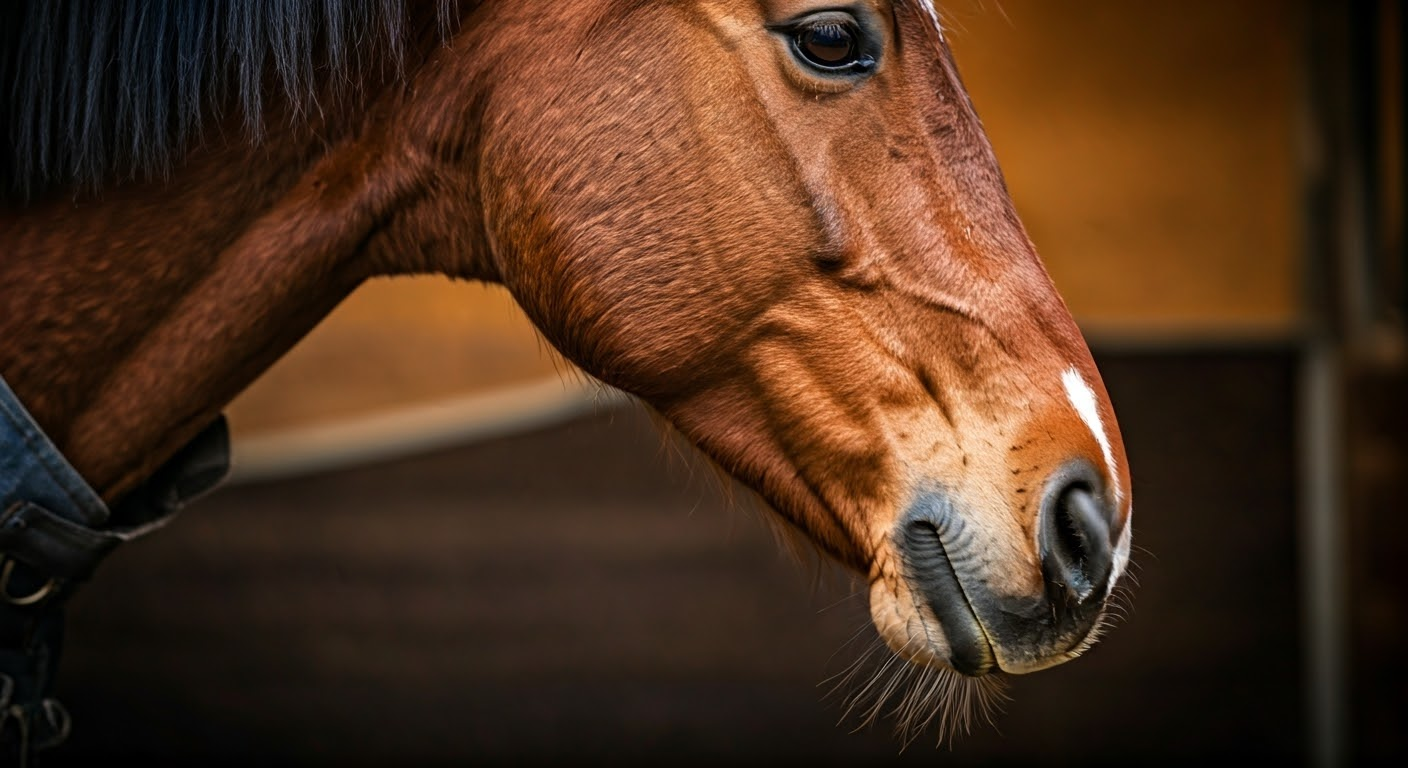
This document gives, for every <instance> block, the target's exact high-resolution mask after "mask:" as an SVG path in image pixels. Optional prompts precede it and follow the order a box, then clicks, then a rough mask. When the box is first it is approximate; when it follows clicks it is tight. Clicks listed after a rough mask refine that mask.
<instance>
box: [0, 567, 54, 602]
mask: <svg viewBox="0 0 1408 768" xmlns="http://www.w3.org/2000/svg"><path fill="white" fill-rule="evenodd" d="M0 563H4V565H0V600H4V601H5V602H7V603H9V604H10V605H14V606H25V605H34V604H35V603H37V602H39V601H41V600H43V599H44V598H46V597H48V596H49V595H50V593H52V592H53V591H54V590H55V589H56V588H57V587H58V586H59V580H58V579H56V578H52V577H51V578H50V579H49V580H48V581H46V582H44V584H43V585H41V586H40V587H39V588H38V589H36V590H34V591H33V592H30V593H29V594H27V595H19V596H16V595H12V594H10V577H11V576H12V575H13V574H14V572H15V561H14V559H13V558H11V557H10V556H8V555H0Z"/></svg>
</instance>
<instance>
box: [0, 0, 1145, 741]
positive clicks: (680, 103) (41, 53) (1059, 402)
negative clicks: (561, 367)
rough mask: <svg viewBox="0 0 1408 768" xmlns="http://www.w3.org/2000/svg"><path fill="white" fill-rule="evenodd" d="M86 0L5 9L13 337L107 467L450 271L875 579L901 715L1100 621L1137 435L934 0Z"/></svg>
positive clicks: (106, 496)
mask: <svg viewBox="0 0 1408 768" xmlns="http://www.w3.org/2000/svg"><path fill="white" fill-rule="evenodd" d="M54 5H55V7H59V4H54ZM69 5H70V6H72V7H79V8H80V9H81V10H82V11H83V12H84V13H93V14H97V15H98V16H97V19H98V20H94V19H92V18H87V17H85V18H83V19H81V24H79V25H78V27H81V29H82V30H84V31H82V32H76V31H74V30H75V29H76V28H78V27H75V25H74V23H72V22H73V19H75V18H78V17H77V16H72V17H64V16H62V13H64V12H65V11H62V10H60V11H55V12H53V13H52V14H50V16H49V17H45V15H44V13H43V12H37V11H35V10H34V8H33V7H30V6H26V5H25V4H16V7H17V8H19V9H20V10H18V11H12V12H9V13H10V17H12V18H11V19H10V20H11V22H12V23H11V24H10V28H9V29H7V30H6V31H5V37H6V42H5V45H6V46H7V51H6V59H5V66H6V70H5V74H4V80H3V82H4V84H5V86H6V87H7V88H10V89H11V90H12V92H13V93H14V94H16V97H15V99H14V100H13V101H12V104H13V110H12V112H13V114H11V115H10V116H8V117H7V118H6V119H7V120H8V121H9V122H8V124H7V125H6V128H8V129H9V130H10V131H11V134H12V137H13V143H14V146H15V147H16V153H15V155H14V156H13V157H9V158H6V159H5V160H3V161H0V162H3V163H4V165H3V166H0V167H3V168H4V170H5V173H6V176H7V177H8V178H6V179H5V181H6V182H8V183H9V191H8V192H7V193H6V194H7V201H8V202H6V203H5V206H4V208H3V209H0V375H3V377H4V380H5V381H6V382H8V383H9V385H10V387H11V388H12V389H13V392H14V394H15V396H16V398H17V400H18V401H19V402H22V403H23V404H24V407H25V408H26V409H27V411H28V412H29V414H30V415H32V417H33V420H34V422H36V423H37V424H38V425H39V426H40V427H42V429H43V431H44V433H46V434H47V435H48V437H49V439H51V440H52V442H53V443H54V444H55V445H56V446H57V447H58V449H59V450H61V451H62V454H63V456H65V457H66V458H67V460H68V461H69V462H70V463H71V465H72V467H73V468H75V469H76V470H77V472H78V473H79V474H80V475H81V476H82V478H84V479H85V480H86V481H87V483H88V484H89V485H90V486H91V487H92V488H93V489H95V490H96V491H97V492H98V494H99V495H100V496H101V498H102V499H103V500H104V501H105V502H106V503H107V504H108V505H112V506H114V508H116V505H117V504H118V502H120V501H121V500H123V499H124V497H126V496H127V495H128V494H130V493H131V492H133V490H134V489H136V488H138V487H139V486H141V485H142V484H143V483H144V481H146V480H147V479H148V478H149V477H150V476H151V475H152V474H153V472H154V471H156V470H157V468H158V467H159V466H160V465H162V464H163V463H164V462H165V461H166V460H167V459H168V458H169V457H171V456H172V455H173V454H175V453H176V452H177V451H178V450H179V449H181V447H182V446H183V445H184V444H186V443H187V442H188V441H190V440H192V438H193V437H194V436H196V435H197V433H199V432H201V430H202V428H203V427H204V426H205V425H207V424H209V423H210V422H211V421H212V420H213V419H215V418H216V417H217V416H218V414H219V412H220V410H221V409H222V407H223V406H224V405H225V404H226V403H227V402H229V401H230V400H231V399H232V398H233V397H234V396H235V395H236V394H237V393H238V392H240V390H241V389H243V388H244V387H245V386H246V385H248V384H249V383H250V382H251V381H253V380H254V379H255V378H256V377H257V376H258V375H259V374H260V373H261V372H262V371H263V370H265V369H266V368H267V367H268V366H269V365H270V364H272V363H273V362H274V361H275V360H276V359H277V358H278V357H279V356H280V355H282V354H283V353H284V352H285V351H287V350H288V349H289V348H290V347H291V346H292V345H293V344H294V343H295V342H296V341H297V340H298V339H299V338H300V337H302V336H303V335H304V334H305V333H307V332H308V331H309V330H310V329H311V328H312V327H313V326H314V325H315V324H316V323H318V321H319V320H320V319H321V318H323V317H324V316H325V315H327V313H328V312H329V311H330V310H331V309H332V308H333V307H334V306H335V305H337V304H338V302H339V301H340V300H341V299H343V298H344V297H345V296H347V294H348V293H349V292H351V291H352V290H353V289H354V288H356V287H357V286H358V285H359V284H360V283H362V282H363V281H365V280H367V279H369V278H372V277H375V276H378V275H390V274H404V273H426V272H434V273H442V274H446V275H451V276H454V277H457V278H465V279H472V280H484V281H493V282H498V283H502V284H503V285H505V286H506V287H507V288H508V289H509V290H510V291H511V292H512V293H513V295H514V296H515V297H516V299H517V301H518V302H519V303H520V304H521V306H522V307H523V309H524V310H525V311H526V312H527V314H528V316H529V317H530V318H531V319H532V320H533V322H534V323H535V324H536V326H537V327H538V329H540V330H541V332H542V334H543V335H544V336H545V337H546V338H547V339H548V340H549V341H550V342H551V343H552V344H553V345H554V346H555V347H556V348H557V349H558V350H560V351H561V352H562V353H563V354H564V355H565V356H566V357H568V358H569V359H571V360H572V361H574V362H575V363H576V364H578V365H580V366H581V367H582V368H583V369H584V370H586V371H587V372H589V373H590V374H592V375H593V376H595V377H597V378H599V379H600V380H602V381H604V382H607V383H609V384H611V385H614V386H615V387H619V388H620V389H623V390H625V391H627V392H629V393H632V394H634V395H636V396H637V397H639V398H640V399H641V400H643V401H644V402H645V403H646V404H648V405H649V406H651V407H652V408H653V409H655V410H656V411H658V412H659V413H660V414H661V415H663V416H664V418H665V419H667V420H668V421H669V422H670V423H671V424H672V425H673V426H674V427H675V428H677V429H678V431H679V432H680V433H682V434H683V435H684V436H686V437H687V438H688V439H689V440H691V441H692V442H693V443H694V444H695V445H697V446H698V447H699V448H700V449H702V451H703V452H704V453H705V454H706V455H707V456H708V457H710V458H711V459H712V460H713V461H714V462H715V463H717V464H718V465H719V466H720V467H721V468H722V469H723V470H725V471H726V472H727V473H729V474H730V475H732V476H734V477H736V478H738V479H739V480H741V481H742V482H743V483H745V484H747V485H748V486H750V487H751V488H752V489H755V490H756V491H757V492H758V493H759V494H761V496H762V497H763V498H764V499H765V500H766V502H767V503H768V504H769V505H770V506H771V507H772V508H773V509H775V510H776V513H777V515H778V516H779V519H781V520H783V521H785V522H786V524H789V525H790V527H792V528H795V529H796V530H797V531H800V532H802V533H803V534H805V536H806V537H807V538H809V539H810V540H811V541H812V542H813V543H814V544H815V545H816V546H817V547H819V548H820V549H821V550H823V551H824V552H826V553H828V554H830V555H831V556H833V557H834V558H835V559H836V560H838V561H840V562H841V563H843V564H844V565H845V566H848V567H849V568H850V569H853V570H854V571H855V572H856V573H857V574H859V575H860V576H861V577H863V578H864V579H865V580H866V583H868V585H869V598H870V606H871V608H870V610H871V615H872V617H873V620H874V624H875V627H876V628H877V630H878V631H879V634H880V636H881V637H882V638H883V639H884V642H885V643H886V644H888V647H889V648H890V649H892V650H893V652H894V654H896V655H897V658H900V659H903V660H904V661H905V662H909V663H912V664H913V665H914V667H913V668H915V669H921V670H929V672H925V673H923V674H919V675H915V676H914V678H915V679H916V684H915V687H914V688H913V689H912V691H911V693H910V694H909V695H908V698H906V699H904V700H903V701H902V703H901V706H900V709H899V715H900V719H901V720H902V721H903V723H904V724H906V725H922V724H924V723H926V722H928V721H929V719H930V718H931V717H932V716H933V715H934V714H935V713H936V712H940V713H942V712H943V711H944V707H943V705H944V703H945V702H947V701H949V700H952V699H960V700H966V699H967V698H969V696H970V695H971V694H973V693H981V691H982V690H984V689H985V683H983V682H981V681H985V680H991V679H993V677H995V676H996V675H995V673H1003V672H1005V673H1018V674H1020V673H1026V672H1032V671H1036V670H1040V669H1043V668H1046V667H1050V666H1052V665H1055V664H1059V663H1061V662H1064V661H1067V660H1069V659H1072V658H1074V657H1076V656H1077V655H1079V654H1080V653H1081V652H1082V651H1083V650H1084V649H1085V648H1087V647H1088V646H1089V644H1090V643H1091V642H1093V638H1094V634H1095V631H1096V629H1097V627H1098V625H1099V623H1100V620H1101V617H1102V615H1103V614H1104V612H1105V607H1106V604H1107V602H1108V599H1109V596H1110V593H1111V590H1112V588H1113V585H1114V584H1115V582H1116V580H1117V579H1118V578H1119V577H1120V575H1121V573H1122V572H1123V570H1124V567H1125V564H1126V562H1127V559H1128V552H1129V546H1130V481H1129V470H1128V467H1127V465H1126V461H1125V456H1124V448H1123V443H1122V442H1121V438H1120V435H1119V431H1118V429H1117V427H1116V424H1115V418H1114V413H1113V411H1112V408H1111V405H1110V402H1109V399H1108V397H1107V395H1106V393H1105V390H1104V387H1103V385H1102V383H1101V380H1100V376H1099V374H1098V373H1097V371H1096V368H1095V365H1094V363H1093V362H1092V360H1091V356H1090V354H1089V352H1088V350H1087V348H1086V345H1085V343H1084V341H1083V339H1082V338H1081V334H1080V332H1079V330H1078V329H1077V327H1076V325H1075V323H1074V321H1073V320H1072V318H1071V316H1070V314H1069V313H1068V311H1067V310H1066V308H1065V306H1064V304H1063V302H1062V300H1061V299H1060V297H1059V296H1058V295H1057V293H1056V290H1055V289H1054V287H1053V286H1052V283H1051V281H1050V279H1049V278H1048V276H1047V274H1046V272H1045V270H1044V269H1043V267H1042V265H1041V263H1040V261H1039V259H1038V257H1037V255H1036V253H1035V250H1034V248H1033V246H1032V243H1031V242H1030V240H1029V239H1028V237H1027V235H1026V233H1025V231H1024V230H1023V227H1022V225H1021V223H1020V222H1019V220H1018V217H1017V215H1016V213H1015V211H1014V209H1013V206H1012V203H1011V201H1010V199H1009V196H1008V193H1007V191H1006V188H1005V184H1004V181H1003V178H1002V175H1001V173H1000V171H999V169H998V164H997V161H996V160H995V158H994V156H993V153H992V150H991V148H990V146H989V144H988V142H987V140H986V138H985V137H984V135H983V131H982V128H981V125H980V123H979V121H978V118H977V116H976V114H975V113H974V110H973V107H972V105H971V103H970V101H969V99H968V96H967V95H966V93H965V91H964V88H963V85H962V83H961V82H960V79H959V76H958V73H957V71H956V69H955V65H954V62H953V59H952V56H951V53H950V51H949V48H948V45H947V43H946V41H945V40H944V38H943V31H942V25H941V23H940V18H939V16H938V14H937V13H936V12H935V9H934V7H933V6H932V5H931V4H930V2H929V0H857V1H856V2H850V3H845V4H837V3H834V2H824V1H819V0H675V1H673V2H641V1H640V0H583V1H582V2H571V3H568V2H520V1H515V2H497V1H493V0H486V1H484V2H466V3H463V4H460V5H454V4H444V3H442V4H441V5H440V6H438V7H435V6H430V5H429V4H410V5H408V7H407V8H406V9H404V16H402V9H400V8H399V7H398V5H397V3H395V2H379V3H375V5H376V6H377V7H376V8H374V9H370V10H371V11H374V12H373V13H371V15H370V16H367V17H366V18H362V17H361V15H362V14H363V13H364V12H366V11H368V9H365V8H363V7H362V6H363V5H369V4H368V3H362V4H360V5H358V4H352V5H351V6H342V5H341V4H339V3H336V2H320V1H314V0H308V1H307V2H295V3H285V4H283V5H282V6H280V7H293V8H295V9H297V10H299V11H300V12H299V13H298V14H296V15H289V16H286V17H280V16H279V15H278V14H279V13H280V12H276V11H274V10H269V9H261V6H259V5H258V4H247V5H248V6H250V7H252V8H254V10H248V9H245V10H242V11H241V10H238V9H236V10H230V9H225V8H223V7H216V8H215V10H212V11H210V14H211V15H210V19H214V21H210V23H208V24H207V23H204V21H208V19H204V17H201V18H200V19H196V21H198V22H201V23H200V24H195V23H194V22H192V20H191V19H189V18H185V17H184V16H183V17H182V18H179V19H178V18H176V17H175V16H172V14H178V15H179V14H186V15H187V16H194V15H198V14H199V13H203V12H204V11H199V10H197V11H192V10H191V8H190V7H189V6H181V5H180V4H171V5H172V7H171V8H167V7H166V6H156V5H152V6H150V7H149V6H148V5H147V4H145V3H140V2H128V3H97V4H85V3H73V4H69ZM64 7H68V6H64ZM241 7H243V4H242V5H241ZM25 8H29V11H28V13H29V16H25V13H26V10H25ZM102 8H107V9H108V10H102ZM339 8H341V9H342V10H340V11H339V10H338V9H339ZM151 9H158V10H151ZM161 9H165V10H161ZM304 12H306V13H304ZM74 13H75V14H76V13H78V12H77V11H75V12H74ZM290 13H291V14H292V12H290ZM143 14H145V15H143ZM162 14H167V16H163V15H162ZM220 14H224V15H220ZM339 14H341V15H339ZM168 16H170V18H168ZM22 17H23V18H22ZM34 17H39V21H37V22H36V21H35V18H34ZM344 17H345V18H344ZM354 17H355V18H354ZM66 20H67V22H68V23H67V24H66ZM217 22H218V23H217ZM193 24H194V25H193ZM91 29H97V30H98V32H97V33H96V37H94V34H95V33H93V32H91V31H89V30H91ZM196 29H198V31H199V32H200V34H196V33H194V32H192V31H191V30H196ZM103 30H112V31H111V33H110V34H109V33H108V32H104V31H103ZM134 30H135V31H134ZM44 34H48V35H49V37H47V38H45V37H43V35H44ZM85 35H86V36H85ZM36 36H37V37H36ZM95 39H101V40H105V41H106V43H105V45H108V48H106V49H102V50H106V51H108V53H107V54H105V56H106V58H99V57H98V55H97V54H96V53H92V51H97V50H100V46H98V45H97V43H95V42H94V40H95ZM34 40H39V41H40V42H37V43H36V42H33V41H34ZM221 40H224V41H226V42H225V43H223V44H221V43H220V42H219V41H221ZM230 40H234V41H235V42H234V43H231V42H229V41H230ZM45 41H48V42H47V43H45ZM74 41H79V42H77V43H75V42H74ZM152 41H158V42H160V41H168V42H169V45H167V46H166V47H165V48H164V49H163V48H162V46H161V45H156V46H155V52H153V46H152V45H151V43H152ZM143 42H145V43H147V45H142V44H141V43H143ZM222 45H223V47H221V46H222ZM40 49H42V50H40ZM85 51H86V52H87V53H84V52H85ZM211 51H215V53H211ZM85 56H86V57H87V58H84V57H85ZM75 61H76V62H79V63H77V64H76V65H75V64H72V62H75ZM36 62H38V63H36ZM104 62H110V64H105V63H104ZM192 62H194V64H193V63H192ZM202 62H204V64H202ZM90 65H91V66H90ZM202 66H203V67H204V68H203V69H202ZM104 67H107V69H105V68H104ZM27 68H28V69H27ZM36 68H37V69H36ZM139 85H140V86H144V87H136V86H139ZM85 89H86V90H85ZM109 90H110V91H111V92H112V93H115V94H116V95H113V96H104V93H106V92H108V91H109ZM95 94H96V95H95ZM158 101H159V102H160V103H157V102H158ZM95 126H96V127H95ZM0 466H4V465H3V464H0ZM7 501H8V500H7ZM10 554H11V555H12V556H13V557H14V558H15V559H16V560H18V561H21V562H26V559H25V557H23V556H22V553H16V552H11V553H10ZM972 681H978V682H972ZM860 687H861V689H862V692H861V693H862V696H869V695H870V694H871V693H877V692H878V693H884V694H887V695H888V694H889V693H890V691H889V690H888V688H887V687H886V686H884V685H877V684H875V683H873V682H872V683H871V684H870V685H869V686H860ZM881 689H884V690H881Z"/></svg>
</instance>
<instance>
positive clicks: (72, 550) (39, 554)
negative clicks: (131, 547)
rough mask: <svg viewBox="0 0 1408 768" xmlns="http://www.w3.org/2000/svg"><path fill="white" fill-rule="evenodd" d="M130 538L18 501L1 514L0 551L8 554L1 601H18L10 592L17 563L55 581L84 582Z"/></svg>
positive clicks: (3, 559)
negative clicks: (96, 529) (99, 563)
mask: <svg viewBox="0 0 1408 768" xmlns="http://www.w3.org/2000/svg"><path fill="white" fill-rule="evenodd" d="M128 538H129V537H128V536H127V535H124V534H123V533H120V532H115V531H95V530H93V529H92V528H86V527H84V526H81V525H78V524H77V523H73V522H70V521H69V520H67V519H65V518H62V517H59V516H58V515H56V514H54V513H52V512H50V511H49V510H47V509H44V508H43V507H41V506H39V505H37V504H31V503H29V502H27V501H21V502H16V503H15V504H13V505H11V507H10V508H9V509H8V510H6V511H5V513H4V514H3V515H0V552H3V553H4V554H3V555H0V563H3V565H0V599H3V600H6V601H8V602H12V603H14V602H18V600H17V598H16V597H15V596H14V595H13V594H11V593H10V591H9V589H8V587H9V586H10V579H11V577H12V575H13V571H14V561H19V562H21V563H24V564H25V565H28V566H30V567H31V568H34V569H35V570H37V571H39V572H40V573H42V574H44V575H45V576H47V577H48V578H49V579H50V581H51V582H52V581H54V580H62V581H82V580H84V579H86V578H88V576H90V575H91V574H92V573H93V569H94V568H95V567H96V566H97V564H98V561H100V560H102V559H103V557H104V556H105V555H107V554H108V553H109V552H111V551H112V549H113V547H116V546H117V545H118V544H121V543H122V542H124V541H126V540H127V539H128ZM31 602H33V601H31ZM21 604H22V603H21Z"/></svg>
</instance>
